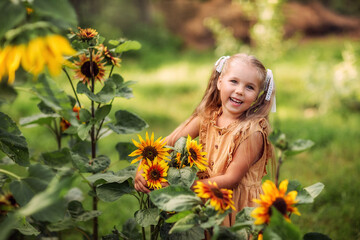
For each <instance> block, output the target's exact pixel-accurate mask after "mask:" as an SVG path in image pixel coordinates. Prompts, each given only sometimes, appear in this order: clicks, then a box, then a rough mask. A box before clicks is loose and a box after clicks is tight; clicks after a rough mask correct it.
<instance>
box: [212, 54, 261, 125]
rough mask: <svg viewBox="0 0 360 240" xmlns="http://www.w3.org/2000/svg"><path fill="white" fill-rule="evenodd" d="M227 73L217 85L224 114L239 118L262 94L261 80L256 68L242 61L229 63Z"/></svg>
mask: <svg viewBox="0 0 360 240" xmlns="http://www.w3.org/2000/svg"><path fill="white" fill-rule="evenodd" d="M228 64H229V65H228V66H227V69H226V72H224V73H223V75H221V77H220V78H219V81H218V83H217V88H218V90H219V91H220V99H221V105H222V109H223V113H226V114H229V116H230V117H233V118H234V119H236V118H239V117H240V116H241V114H243V113H244V112H245V111H246V110H248V109H249V108H250V106H251V104H252V103H253V102H254V101H255V100H256V98H257V96H258V94H259V92H260V80H259V77H258V75H257V71H256V69H255V67H253V66H251V65H250V64H248V63H246V62H244V61H241V60H236V59H235V60H233V61H231V62H229V63H228Z"/></svg>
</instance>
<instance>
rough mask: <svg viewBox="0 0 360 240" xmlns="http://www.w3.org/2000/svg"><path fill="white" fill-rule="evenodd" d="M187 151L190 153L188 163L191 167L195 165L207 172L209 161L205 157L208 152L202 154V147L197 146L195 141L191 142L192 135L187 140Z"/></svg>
mask: <svg viewBox="0 0 360 240" xmlns="http://www.w3.org/2000/svg"><path fill="white" fill-rule="evenodd" d="M186 150H187V153H188V163H189V164H190V167H192V165H193V164H194V163H195V165H196V166H197V167H198V168H199V169H200V170H201V171H204V170H206V166H207V159H206V158H205V157H204V156H205V155H206V152H201V150H202V145H201V144H197V143H196V141H195V140H191V137H190V135H189V136H188V138H187V140H186Z"/></svg>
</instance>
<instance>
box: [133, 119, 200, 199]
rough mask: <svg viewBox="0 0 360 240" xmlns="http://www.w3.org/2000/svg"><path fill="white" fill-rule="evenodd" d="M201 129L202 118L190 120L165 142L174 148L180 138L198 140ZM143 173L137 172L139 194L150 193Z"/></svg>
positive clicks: (135, 181) (136, 187) (136, 186)
mask: <svg viewBox="0 0 360 240" xmlns="http://www.w3.org/2000/svg"><path fill="white" fill-rule="evenodd" d="M199 129H200V118H199V117H198V116H197V117H194V118H190V119H189V120H187V121H185V122H184V123H182V124H181V125H180V126H179V127H177V128H176V129H175V130H174V131H173V132H172V133H171V134H170V135H169V136H167V137H166V138H165V142H167V145H169V146H174V144H175V142H176V141H177V140H178V139H179V138H180V137H187V136H188V135H190V136H191V138H196V137H197V136H198V135H199ZM143 172H144V171H143V170H142V169H140V170H139V171H137V172H136V175H135V180H134V187H135V189H136V190H137V191H139V192H143V193H149V192H150V190H149V189H148V187H147V184H146V180H145V179H144V177H143V176H142V175H141V174H142V173H143ZM165 185H166V184H165Z"/></svg>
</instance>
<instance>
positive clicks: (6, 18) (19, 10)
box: [0, 0, 26, 39]
mask: <svg viewBox="0 0 360 240" xmlns="http://www.w3.org/2000/svg"><path fill="white" fill-rule="evenodd" d="M25 17H26V9H25V7H24V5H23V3H22V2H21V1H10V0H3V1H0V22H1V27H0V39H2V38H3V36H4V35H5V33H6V32H7V31H8V30H10V29H12V28H13V27H15V26H16V25H18V24H19V23H20V22H21V21H23V20H24V19H25Z"/></svg>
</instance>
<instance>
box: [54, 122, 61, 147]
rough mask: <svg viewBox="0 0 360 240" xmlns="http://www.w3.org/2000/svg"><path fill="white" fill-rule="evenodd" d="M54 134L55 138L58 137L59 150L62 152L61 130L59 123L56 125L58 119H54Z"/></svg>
mask: <svg viewBox="0 0 360 240" xmlns="http://www.w3.org/2000/svg"><path fill="white" fill-rule="evenodd" d="M60 121H61V120H60ZM59 127H60V126H59ZM54 133H55V137H56V142H57V146H58V150H60V149H61V129H60V128H58V126H57V123H56V119H54Z"/></svg>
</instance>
